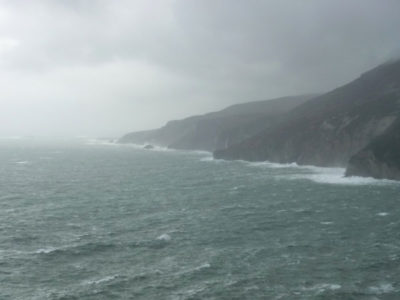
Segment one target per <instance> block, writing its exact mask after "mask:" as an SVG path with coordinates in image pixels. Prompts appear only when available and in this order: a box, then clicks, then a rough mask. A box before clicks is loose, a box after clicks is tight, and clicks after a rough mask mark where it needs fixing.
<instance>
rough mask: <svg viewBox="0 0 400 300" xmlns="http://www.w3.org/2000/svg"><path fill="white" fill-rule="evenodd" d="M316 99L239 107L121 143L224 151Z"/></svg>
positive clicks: (170, 124) (172, 123)
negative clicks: (292, 110)
mask: <svg viewBox="0 0 400 300" xmlns="http://www.w3.org/2000/svg"><path fill="white" fill-rule="evenodd" d="M312 97H314V95H305V96H294V97H284V98H278V99H272V100H265V101H255V102H249V103H243V104H236V105H232V106H230V107H227V108H225V109H223V110H221V111H217V112H212V113H208V114H205V115H201V116H193V117H189V118H186V119H183V120H176V121H170V122H168V123H167V124H166V125H165V126H164V127H162V128H159V129H155V130H149V131H142V132H133V133H129V134H127V135H125V136H123V137H122V138H121V139H120V140H119V143H138V144H143V143H150V144H155V145H160V146H165V147H169V148H173V149H185V150H206V151H214V150H216V149H223V148H226V147H229V146H231V145H233V144H235V143H238V142H241V141H243V140H244V139H246V138H249V137H251V136H253V135H255V134H257V133H259V132H261V131H263V130H265V129H266V128H269V127H270V126H271V125H272V124H274V123H276V122H277V120H278V119H279V117H280V116H281V115H282V114H285V113H287V112H288V111H289V110H291V109H293V108H294V107H296V106H298V105H300V104H303V103H304V102H306V101H307V100H309V99H311V98H312Z"/></svg>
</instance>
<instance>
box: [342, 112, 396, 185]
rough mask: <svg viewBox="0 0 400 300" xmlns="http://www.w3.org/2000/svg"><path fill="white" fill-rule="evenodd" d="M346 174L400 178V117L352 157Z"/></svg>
mask: <svg viewBox="0 0 400 300" xmlns="http://www.w3.org/2000/svg"><path fill="white" fill-rule="evenodd" d="M346 176H363V177H374V178H379V179H382V178H386V179H394V180H400V118H398V119H397V120H396V122H395V123H394V124H393V125H392V126H391V127H390V128H389V129H388V130H387V131H386V132H385V133H384V134H382V135H381V136H379V137H377V138H376V139H374V140H373V141H372V142H371V143H370V144H369V145H368V146H367V147H365V148H364V149H362V150H361V151H359V152H358V153H356V154H355V155H353V156H352V157H351V158H350V161H349V164H348V166H347V169H346Z"/></svg>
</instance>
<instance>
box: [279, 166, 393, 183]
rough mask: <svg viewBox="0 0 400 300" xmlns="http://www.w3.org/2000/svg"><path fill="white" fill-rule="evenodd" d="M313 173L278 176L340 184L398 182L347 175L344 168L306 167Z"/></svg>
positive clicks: (280, 176)
mask: <svg viewBox="0 0 400 300" xmlns="http://www.w3.org/2000/svg"><path fill="white" fill-rule="evenodd" d="M306 168H308V169H309V170H310V171H312V173H302V174H292V175H278V176H277V177H278V178H283V179H291V180H298V179H306V180H310V181H313V182H316V183H324V184H338V185H371V184H373V185H387V184H396V183H398V182H396V181H393V180H387V179H375V178H372V177H358V176H351V177H345V169H344V168H321V167H306Z"/></svg>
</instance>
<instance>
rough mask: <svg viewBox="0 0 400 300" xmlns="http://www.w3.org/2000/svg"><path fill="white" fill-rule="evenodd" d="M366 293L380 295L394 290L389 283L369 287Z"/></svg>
mask: <svg viewBox="0 0 400 300" xmlns="http://www.w3.org/2000/svg"><path fill="white" fill-rule="evenodd" d="M367 291H368V293H370V294H374V295H382V294H389V293H393V292H395V288H394V287H393V285H392V284H391V283H381V284H379V285H377V286H370V287H369V288H368V289H367Z"/></svg>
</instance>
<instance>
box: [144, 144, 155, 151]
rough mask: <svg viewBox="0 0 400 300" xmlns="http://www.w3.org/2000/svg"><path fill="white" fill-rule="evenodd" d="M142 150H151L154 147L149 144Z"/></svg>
mask: <svg viewBox="0 0 400 300" xmlns="http://www.w3.org/2000/svg"><path fill="white" fill-rule="evenodd" d="M143 149H147V150H151V149H154V146H153V145H150V144H147V145H145V146H144V147H143Z"/></svg>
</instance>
